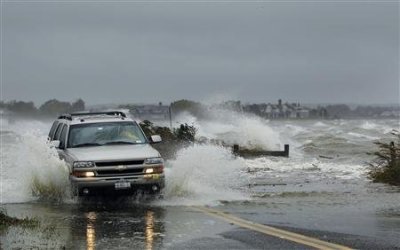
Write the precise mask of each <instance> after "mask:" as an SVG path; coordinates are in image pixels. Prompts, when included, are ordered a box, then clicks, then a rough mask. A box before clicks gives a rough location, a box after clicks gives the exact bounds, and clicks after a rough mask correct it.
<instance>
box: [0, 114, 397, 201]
mask: <svg viewBox="0 0 400 250" xmlns="http://www.w3.org/2000/svg"><path fill="white" fill-rule="evenodd" d="M184 122H186V123H188V124H193V125H194V126H195V127H196V128H197V129H198V131H197V137H198V138H201V137H206V138H209V139H218V140H223V141H225V142H227V143H238V144H240V145H241V146H246V147H249V148H252V147H253V148H262V149H266V150H278V149H280V150H283V145H284V144H290V157H289V158H280V157H259V158H254V159H243V158H241V157H235V156H234V155H232V153H231V149H230V148H227V147H222V146H218V145H212V144H194V145H192V146H189V147H188V148H185V149H182V150H180V151H179V152H178V153H177V156H176V158H175V159H172V160H169V161H167V162H166V175H167V187H166V189H165V199H164V200H163V201H160V202H159V203H160V204H161V205H215V204H220V203H221V202H254V203H260V202H261V203H262V202H266V201H269V200H271V199H272V198H273V199H280V200H293V199H304V197H307V198H308V199H310V197H314V198H315V199H316V201H318V200H319V201H323V200H324V199H325V200H332V201H336V202H346V199H343V197H349V196H351V195H354V197H356V198H357V199H361V200H362V199H363V198H362V197H364V198H365V199H367V200H368V199H369V198H368V197H370V194H371V190H378V191H376V194H377V196H379V195H378V193H380V192H381V191H382V190H384V192H385V193H386V194H388V195H387V199H390V197H391V194H392V193H393V190H392V189H391V188H390V187H386V186H380V185H378V186H376V185H374V184H372V183H371V181H370V180H369V179H368V175H367V173H368V162H370V161H371V160H372V158H371V156H370V155H368V154H367V153H368V152H373V151H374V150H376V146H375V144H374V142H375V141H378V140H386V141H388V140H391V139H393V136H392V135H391V132H392V131H393V130H399V121H398V120H322V121H317V120H287V121H285V120H282V121H268V120H264V119H261V118H257V117H254V116H248V115H244V114H238V113H234V112H220V113H216V114H215V115H214V117H213V119H209V120H204V121H202V120H198V119H196V118H195V117H193V116H190V115H188V114H182V115H181V116H180V117H177V118H176V120H175V121H174V123H175V124H180V123H184ZM50 125H51V122H49V121H48V122H44V121H32V120H20V121H17V122H15V123H12V124H9V123H8V122H7V121H6V120H4V121H2V128H1V131H0V136H1V151H0V154H1V159H2V162H1V171H0V175H1V176H0V178H1V199H0V201H1V203H3V204H5V203H25V202H32V201H37V200H38V199H41V198H45V199H54V198H57V199H58V200H62V201H64V202H71V199H70V194H69V182H68V173H67V168H66V165H65V163H64V162H63V161H61V160H59V159H58V157H57V153H56V151H55V150H54V149H51V148H50V147H49V146H48V145H47V142H46V135H47V133H48V130H49V128H50ZM386 189H387V190H386ZM373 192H374V191H372V193H373ZM332 197H333V198H332ZM360 197H361V198H360ZM381 197H383V198H381ZM384 198H385V195H381V196H379V199H378V200H379V202H382V201H381V199H384ZM388 203H390V200H389V201H388Z"/></svg>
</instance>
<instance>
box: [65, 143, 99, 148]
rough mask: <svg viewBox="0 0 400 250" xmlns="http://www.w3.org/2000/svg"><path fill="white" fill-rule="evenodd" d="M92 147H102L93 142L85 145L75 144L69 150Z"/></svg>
mask: <svg viewBox="0 0 400 250" xmlns="http://www.w3.org/2000/svg"><path fill="white" fill-rule="evenodd" d="M93 146H102V144H100V143H95V142H87V143H81V144H76V145H74V146H72V147H71V148H79V147H93Z"/></svg>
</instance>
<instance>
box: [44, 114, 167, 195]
mask: <svg viewBox="0 0 400 250" xmlns="http://www.w3.org/2000/svg"><path fill="white" fill-rule="evenodd" d="M48 139H49V141H50V143H51V145H52V146H54V147H56V148H57V151H58V154H59V156H60V158H61V159H63V160H65V162H66V163H67V164H68V167H69V173H70V180H71V184H72V190H73V194H74V195H89V194H93V193H98V192H99V191H101V192H102V193H104V192H106V193H107V192H109V191H112V193H113V194H114V192H120V193H134V192H138V191H140V192H145V193H150V194H158V193H160V191H161V190H162V189H163V188H164V186H165V176H164V161H163V159H162V158H161V156H160V153H159V152H158V151H157V150H155V149H154V148H153V147H152V146H151V145H150V143H157V142H161V137H160V136H157V135H153V136H151V137H150V138H146V136H145V134H144V133H143V131H142V129H141V128H140V126H139V125H138V124H137V123H136V122H135V121H134V120H132V119H130V118H128V117H126V115H125V114H124V113H123V112H120V111H105V112H95V113H73V114H65V115H61V116H59V117H58V119H57V120H56V121H55V122H54V123H53V126H52V127H51V130H50V132H49V136H48Z"/></svg>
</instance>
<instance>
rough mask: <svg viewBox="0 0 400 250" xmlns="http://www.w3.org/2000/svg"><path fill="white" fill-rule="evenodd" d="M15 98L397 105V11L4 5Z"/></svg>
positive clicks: (343, 5) (360, 6)
mask: <svg viewBox="0 0 400 250" xmlns="http://www.w3.org/2000/svg"><path fill="white" fill-rule="evenodd" d="M2 27H3V45H2V52H3V57H2V62H3V65H2V66H3V75H2V79H3V81H2V87H3V88H2V90H3V93H2V94H3V98H4V100H5V101H9V100H12V99H17V100H25V101H28V100H32V101H34V102H35V103H36V104H37V105H40V104H41V103H43V102H44V101H46V100H48V99H50V98H57V99H59V100H63V101H74V100H76V99H77V98H83V99H84V100H85V101H86V102H87V103H89V104H99V103H138V102H141V103H154V102H158V101H162V102H164V103H168V102H170V101H173V100H178V99H192V100H197V101H203V102H207V101H218V100H221V101H222V100H230V99H232V100H242V101H243V102H275V101H277V99H279V98H282V99H283V100H284V101H286V100H287V101H290V102H302V103H361V104H367V103H399V102H400V101H399V95H400V93H399V2H397V1H391V2H390V1H380V2H369V3H362V2H359V1H352V2H334V1H326V2H317V1H308V2H305V1H298V2H296V1H289V2H283V3H278V2H243V1H242V2H230V3H226V2H225V3H223V2H218V3H210V2H208V3H204V2H203V3H199V2H193V1H192V2H183V3H179V2H170V3H161V2H151V3H143V2H118V3H117V2H114V3H113V2H102V3H94V2H86V3H77V2H76V1H75V3H68V2H58V3H46V2H33V1H32V2H29V1H25V2H5V3H3V5H2Z"/></svg>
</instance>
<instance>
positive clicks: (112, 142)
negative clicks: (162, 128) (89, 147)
mask: <svg viewBox="0 0 400 250" xmlns="http://www.w3.org/2000/svg"><path fill="white" fill-rule="evenodd" d="M112 144H137V143H136V142H131V141H110V142H106V143H104V144H103V145H112Z"/></svg>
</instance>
